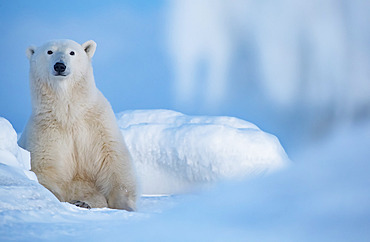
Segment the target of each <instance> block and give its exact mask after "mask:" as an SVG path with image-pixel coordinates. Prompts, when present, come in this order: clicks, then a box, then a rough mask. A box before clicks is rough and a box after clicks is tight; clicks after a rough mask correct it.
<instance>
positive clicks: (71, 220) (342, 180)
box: [0, 111, 370, 241]
mask: <svg viewBox="0 0 370 242" xmlns="http://www.w3.org/2000/svg"><path fill="white" fill-rule="evenodd" d="M145 112H148V111H133V112H127V113H125V114H120V115H118V116H119V117H120V119H119V122H120V125H121V128H122V132H126V133H127V134H130V132H133V131H132V129H134V128H135V127H139V126H145V125H148V127H150V126H151V125H153V123H155V122H157V123H158V122H159V121H158V120H157V121H155V122H154V118H156V119H157V118H159V116H158V115H157V114H158V112H162V111H155V112H153V113H154V114H155V113H156V112H157V114H156V115H153V116H150V115H143V117H141V118H144V117H145V118H146V123H145V122H144V121H143V122H137V121H138V120H139V116H140V115H142V114H143V113H144V114H145ZM165 113H167V114H171V112H168V111H165ZM147 114H148V113H147ZM172 114H173V115H174V117H175V120H177V121H178V123H177V124H176V125H178V128H177V129H178V131H180V130H181V127H182V126H184V127H186V126H187V125H189V123H191V121H190V120H193V119H195V120H198V121H197V124H195V126H197V125H199V124H200V123H202V122H203V123H204V122H206V121H205V120H208V119H207V118H206V117H203V118H200V117H196V118H195V117H188V116H183V115H181V114H179V113H172ZM149 117H151V118H152V119H150V118H149ZM162 117H163V118H164V120H167V121H168V120H169V117H165V116H162ZM180 117H182V118H183V119H185V121H184V122H182V123H181V122H180V120H181V119H180ZM141 118H140V120H141ZM200 119H203V121H199V120H200ZM211 119H212V122H211V123H212V124H215V123H216V121H215V119H218V118H211ZM221 119H223V118H221ZM226 119H228V118H226ZM130 120H131V121H132V120H135V122H131V121H130ZM233 120H234V121H235V122H239V121H238V120H236V119H233ZM193 122H195V121H193ZM240 122H241V123H243V121H240ZM134 123H135V124H134ZM140 123H141V124H140ZM180 123H181V124H180ZM222 123H224V121H222ZM229 123H231V121H230V122H229ZM124 124H126V126H124ZM173 125H175V124H173ZM233 125H235V126H233V127H234V128H232V129H242V130H243V129H247V130H248V129H249V128H235V127H236V126H237V124H235V123H234V124H233ZM165 126H167V125H165ZM148 127H147V130H150V128H148ZM167 127H168V126H167ZM173 127H175V126H173ZM153 129H154V128H153ZM251 129H257V128H255V127H251ZM145 130H146V129H143V131H145ZM162 131H163V129H162ZM256 132H262V131H256ZM148 134H150V133H148ZM151 134H152V135H153V133H151ZM172 134H173V133H172ZM163 135H164V134H163ZM369 135H370V128H369V126H366V127H363V128H361V129H358V130H350V132H347V133H338V135H336V136H335V137H332V138H331V139H330V140H329V141H328V142H326V143H323V144H320V145H318V146H316V147H311V148H310V149H307V153H303V154H301V156H300V157H298V158H297V157H296V159H297V160H298V161H299V162H297V163H295V165H292V166H290V168H289V169H284V170H283V171H281V172H275V173H273V174H271V175H269V176H264V177H262V176H259V177H258V178H256V179H252V180H248V179H243V180H242V181H234V182H226V183H221V184H220V185H218V186H216V187H214V188H213V189H211V190H210V191H205V192H203V193H197V194H192V195H182V196H167V197H144V198H142V199H141V201H139V208H140V210H139V212H135V213H130V212H127V211H121V210H112V209H91V210H86V209H81V208H78V207H75V206H73V205H70V204H68V203H60V202H59V201H58V200H57V199H56V198H55V197H54V196H53V195H52V194H51V193H50V192H49V191H48V190H47V189H45V188H44V187H42V186H41V185H40V184H39V183H38V182H37V181H35V180H33V179H30V177H31V178H32V177H33V178H35V177H34V176H33V175H32V173H31V172H25V171H26V170H27V169H29V156H28V153H27V152H26V151H24V150H21V149H20V148H19V147H18V146H17V144H16V134H15V132H14V129H13V128H12V126H11V125H10V123H9V122H8V121H7V120H5V119H3V118H0V159H1V160H0V240H1V241H7V240H12V241H14V240H17V241H33V240H38V241H40V240H41V241H62V240H68V239H72V240H89V241H101V240H112V241H122V240H124V241H151V240H158V241H348V240H353V241H366V240H368V238H370V233H369V229H368V228H369V222H368V221H369V219H368V218H369V216H370V207H369V204H370V194H369V192H368V188H369V185H370V179H369V176H368V173H369V162H368V157H369V156H370V150H369V149H368V146H369V141H368V140H369V139H368V137H369ZM137 136H138V138H140V137H141V136H140V134H137ZM268 137H270V136H268ZM141 138H143V137H141ZM141 138H140V139H141ZM223 138H224V137H223ZM270 138H271V137H270ZM126 139H127V141H129V140H130V139H132V140H134V137H130V136H128V137H127V138H126ZM173 140H175V141H176V139H175V138H174V139H173ZM272 140H274V139H272ZM177 142H178V141H177ZM130 145H132V144H130ZM141 145H143V144H141ZM275 145H277V143H275ZM180 150H181V149H180ZM167 151H168V150H166V152H167ZM164 153H165V152H164ZM139 154H141V155H142V154H143V153H140V152H139ZM283 154H284V155H285V153H283ZM134 155H135V154H134ZM149 158H150V159H152V158H153V157H149ZM149 158H148V157H147V160H148V161H150V159H149ZM166 162H167V163H168V164H171V163H170V162H169V160H166ZM172 162H175V164H177V163H176V162H180V159H177V158H176V159H174V160H172ZM199 162H200V161H199ZM167 163H164V164H167ZM169 166H170V165H169ZM177 166H178V165H177ZM138 167H140V166H138ZM175 167H176V166H175ZM178 169H180V168H179V167H178ZM189 169H190V170H191V169H194V168H189ZM139 172H140V171H138V173H139ZM179 173H180V172H179ZM148 174H149V173H148ZM207 174H209V173H207ZM215 174H216V175H217V174H219V173H215ZM248 174H250V173H248ZM187 175H188V174H187ZM198 175H199V174H198ZM183 176H185V175H183ZM207 176H208V175H207ZM216 177H217V176H216ZM182 179H183V178H182ZM193 181H195V180H193ZM156 182H157V183H159V182H158V181H156ZM142 231H145V233H143V232H142Z"/></svg>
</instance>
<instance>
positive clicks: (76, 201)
mask: <svg viewBox="0 0 370 242" xmlns="http://www.w3.org/2000/svg"><path fill="white" fill-rule="evenodd" d="M70 203H71V204H73V205H76V206H77V207H80V208H86V209H91V207H90V205H89V204H87V203H85V202H82V201H78V200H73V201H70Z"/></svg>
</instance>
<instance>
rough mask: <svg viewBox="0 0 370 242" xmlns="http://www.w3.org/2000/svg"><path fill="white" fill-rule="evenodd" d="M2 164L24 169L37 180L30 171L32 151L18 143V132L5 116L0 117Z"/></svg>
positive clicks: (30, 176) (0, 155)
mask: <svg viewBox="0 0 370 242" xmlns="http://www.w3.org/2000/svg"><path fill="white" fill-rule="evenodd" d="M0 164H5V165H8V166H12V167H15V168H17V169H19V170H20V171H22V172H23V173H24V174H25V175H26V176H27V177H28V178H30V179H31V180H35V181H37V178H36V176H35V174H34V173H33V172H30V171H29V170H30V169H31V163H30V153H29V152H28V151H26V150H24V149H22V148H21V147H19V146H18V144H17V133H16V132H15V130H14V128H13V126H12V125H11V124H10V123H9V121H8V120H6V119H5V118H2V117H0Z"/></svg>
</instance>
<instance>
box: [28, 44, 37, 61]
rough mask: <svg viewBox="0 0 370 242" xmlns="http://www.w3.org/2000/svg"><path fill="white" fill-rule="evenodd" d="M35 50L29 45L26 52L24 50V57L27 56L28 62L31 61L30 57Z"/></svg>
mask: <svg viewBox="0 0 370 242" xmlns="http://www.w3.org/2000/svg"><path fill="white" fill-rule="evenodd" d="M35 50H36V47H35V46H33V45H31V46H29V47H28V48H27V50H26V56H27V58H28V59H29V60H30V59H31V57H32V55H33V54H34V53H35Z"/></svg>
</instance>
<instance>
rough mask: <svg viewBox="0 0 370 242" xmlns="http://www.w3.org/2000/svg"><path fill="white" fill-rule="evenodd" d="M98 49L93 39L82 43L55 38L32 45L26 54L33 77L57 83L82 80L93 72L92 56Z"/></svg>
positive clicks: (53, 83)
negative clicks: (37, 45)
mask: <svg viewBox="0 0 370 242" xmlns="http://www.w3.org/2000/svg"><path fill="white" fill-rule="evenodd" d="M95 49H96V43H95V42H94V41H92V40H89V41H87V42H85V43H84V44H82V45H80V44H78V43H76V42H75V41H72V40H53V41H50V42H47V43H46V44H44V45H42V46H40V47H34V46H30V47H28V48H27V50H26V55H27V57H28V59H29V60H30V74H31V78H33V79H36V80H39V81H41V82H49V83H50V84H52V85H55V83H59V82H63V81H69V80H81V78H86V76H89V74H90V72H91V74H92V68H91V58H92V57H93V55H94V53H95Z"/></svg>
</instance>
